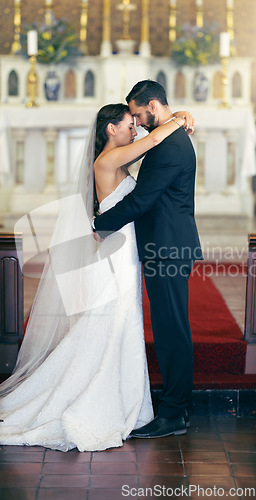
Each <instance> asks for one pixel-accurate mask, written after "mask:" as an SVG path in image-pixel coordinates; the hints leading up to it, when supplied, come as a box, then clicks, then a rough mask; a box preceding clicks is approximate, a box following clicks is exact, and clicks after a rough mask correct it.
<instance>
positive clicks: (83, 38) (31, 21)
mask: <svg viewBox="0 0 256 500" xmlns="http://www.w3.org/2000/svg"><path fill="white" fill-rule="evenodd" d="M0 9H1V16H0V82H1V87H0V105H1V107H0V225H1V227H0V231H1V232H6V231H13V229H14V228H15V224H16V223H17V221H18V220H19V219H20V218H21V217H22V216H24V214H27V213H29V212H32V211H33V210H37V212H35V213H37V215H38V217H39V219H40V210H39V207H41V206H43V205H46V204H48V203H51V205H47V206H48V209H47V211H46V212H47V216H46V215H45V213H46V212H45V210H44V213H43V214H41V225H40V231H41V232H44V233H47V227H48V226H51V224H50V221H51V218H53V219H54V217H55V213H56V205H55V201H56V200H58V199H59V198H60V197H62V196H64V195H65V193H66V192H67V191H68V187H69V185H70V183H71V181H72V180H73V179H74V178H75V175H76V168H77V165H78V163H79V158H80V155H81V151H82V149H83V148H84V143H85V138H86V136H87V135H88V131H89V127H90V125H91V123H92V121H93V119H94V117H95V114H96V112H97V110H98V109H99V108H100V107H101V106H103V105H104V104H106V103H110V102H120V101H122V102H124V101H125V96H126V94H127V93H128V92H129V90H130V89H131V88H132V86H133V85H134V84H135V83H136V82H137V81H138V80H141V79H145V78H151V79H154V80H157V81H158V82H159V83H161V84H162V85H163V86H164V87H165V89H166V92H167V96H168V100H169V104H170V107H171V109H172V111H173V112H174V111H176V110H189V111H190V112H191V113H192V114H193V116H194V118H195V133H194V134H193V136H192V137H191V140H192V142H193V144H194V147H195V150H196V154H197V179H196V217H197V223H198V226H199V231H200V236H201V240H202V245H203V248H204V252H205V257H206V259H208V260H213V259H216V258H218V259H219V260H230V259H231V260H234V261H241V260H245V259H246V258H247V235H248V232H252V231H254V229H255V192H256V164H255V110H256V50H255V48H256V2H255V1H254V0H243V1H240V0H123V1H121V0H73V1H72V3H70V1H68V0H53V1H52V0H33V1H32V0H31V1H30V0H11V1H9V2H8V3H7V2H6V1H5V0H0ZM140 134H142V132H141V131H139V135H140ZM138 168H139V165H138V164H136V165H134V167H132V174H133V175H134V176H135V177H136V174H137V170H138ZM29 230H30V229H29ZM43 246H44V245H43Z"/></svg>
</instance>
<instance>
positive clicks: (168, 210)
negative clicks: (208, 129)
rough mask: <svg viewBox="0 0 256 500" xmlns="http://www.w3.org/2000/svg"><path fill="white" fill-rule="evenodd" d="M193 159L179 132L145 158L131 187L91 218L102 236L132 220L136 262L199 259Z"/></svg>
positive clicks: (188, 143)
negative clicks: (124, 194) (122, 196)
mask: <svg viewBox="0 0 256 500" xmlns="http://www.w3.org/2000/svg"><path fill="white" fill-rule="evenodd" d="M195 172H196V157H195V152H194V148H193V145H192V143H191V140H190V138H189V137H188V135H187V133H186V132H185V130H184V129H183V128H179V129H178V130H176V131H175V132H174V133H173V134H171V135H170V136H168V137H167V138H166V139H165V140H164V141H163V142H161V143H160V144H159V145H158V146H156V147H155V148H153V149H151V150H150V151H148V153H147V154H146V156H145V158H144V160H143V162H142V165H141V168H140V171H139V175H138V179H137V185H136V186H135V189H134V190H133V191H132V192H131V193H130V194H128V195H127V196H125V197H124V199H123V200H122V201H120V202H119V203H117V205H115V207H113V208H111V209H110V210H108V211H107V212H105V213H104V214H102V215H100V216H99V217H97V219H96V220H95V228H96V231H97V232H98V233H101V231H102V232H103V235H106V234H108V233H110V232H112V231H117V230H119V229H120V228H121V227H123V226H124V225H125V224H128V223H129V222H132V221H135V230H136V237H137V245H138V252H139V258H140V260H142V261H144V260H155V259H157V260H158V259H160V260H162V259H166V258H167V259H186V260H187V259H189V260H190V259H193V260H196V259H197V260H201V259H202V258H203V257H202V251H201V246H200V241H199V237H198V232H197V227H196V223H195V219H194V186H195Z"/></svg>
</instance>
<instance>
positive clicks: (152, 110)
mask: <svg viewBox="0 0 256 500" xmlns="http://www.w3.org/2000/svg"><path fill="white" fill-rule="evenodd" d="M148 107H149V111H150V113H152V114H153V115H154V114H155V113H156V112H157V101H155V100H154V99H152V100H151V101H149V103H148Z"/></svg>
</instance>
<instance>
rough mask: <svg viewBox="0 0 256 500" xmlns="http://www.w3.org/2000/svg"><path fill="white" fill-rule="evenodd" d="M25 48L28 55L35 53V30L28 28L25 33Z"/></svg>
mask: <svg viewBox="0 0 256 500" xmlns="http://www.w3.org/2000/svg"><path fill="white" fill-rule="evenodd" d="M27 50H28V55H29V56H36V55H37V31H36V30H30V31H28V35H27Z"/></svg>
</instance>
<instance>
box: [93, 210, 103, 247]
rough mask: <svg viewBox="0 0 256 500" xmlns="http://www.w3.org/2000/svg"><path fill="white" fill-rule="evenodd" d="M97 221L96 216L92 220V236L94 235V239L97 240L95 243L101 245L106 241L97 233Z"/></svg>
mask: <svg viewBox="0 0 256 500" xmlns="http://www.w3.org/2000/svg"><path fill="white" fill-rule="evenodd" d="M95 219H96V216H95V215H94V216H93V218H92V223H91V228H92V235H93V238H94V239H95V241H97V242H98V243H101V242H102V241H104V239H105V238H102V237H101V236H100V235H99V234H98V233H97V232H96V229H95V225H94V221H95Z"/></svg>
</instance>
